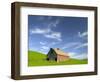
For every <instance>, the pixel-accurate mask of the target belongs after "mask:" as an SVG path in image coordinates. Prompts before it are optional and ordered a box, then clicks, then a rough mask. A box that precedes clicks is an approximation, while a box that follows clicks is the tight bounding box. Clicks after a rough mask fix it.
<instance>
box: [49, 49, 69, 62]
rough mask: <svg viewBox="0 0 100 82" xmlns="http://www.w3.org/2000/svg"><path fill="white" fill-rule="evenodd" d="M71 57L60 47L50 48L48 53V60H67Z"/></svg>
mask: <svg viewBox="0 0 100 82" xmlns="http://www.w3.org/2000/svg"><path fill="white" fill-rule="evenodd" d="M68 59H69V55H68V54H67V53H65V52H63V51H62V50H60V49H59V48H50V51H49V52H48V54H47V60H48V61H49V60H55V61H57V62H61V61H66V60H68Z"/></svg>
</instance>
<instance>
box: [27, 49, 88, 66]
mask: <svg viewBox="0 0 100 82" xmlns="http://www.w3.org/2000/svg"><path fill="white" fill-rule="evenodd" d="M87 63H88V62H87V59H84V60H78V59H69V60H66V61H63V62H59V63H57V62H56V61H47V60H46V55H45V54H42V53H40V52H36V51H28V66H49V65H77V64H87Z"/></svg>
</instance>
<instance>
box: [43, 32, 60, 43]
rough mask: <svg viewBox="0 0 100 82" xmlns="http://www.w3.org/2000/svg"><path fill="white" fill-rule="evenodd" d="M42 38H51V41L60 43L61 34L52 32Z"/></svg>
mask: <svg viewBox="0 0 100 82" xmlns="http://www.w3.org/2000/svg"><path fill="white" fill-rule="evenodd" d="M44 36H45V37H46V38H52V39H56V40H58V41H62V40H61V33H60V32H52V33H50V34H45V35H44Z"/></svg>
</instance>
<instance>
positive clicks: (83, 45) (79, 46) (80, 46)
mask: <svg viewBox="0 0 100 82" xmlns="http://www.w3.org/2000/svg"><path fill="white" fill-rule="evenodd" d="M87 45H88V44H87V43H83V44H81V45H78V46H76V47H75V48H74V49H79V48H83V47H86V46H87Z"/></svg>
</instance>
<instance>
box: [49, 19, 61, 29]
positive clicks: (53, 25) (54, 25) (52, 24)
mask: <svg viewBox="0 0 100 82" xmlns="http://www.w3.org/2000/svg"><path fill="white" fill-rule="evenodd" d="M59 22H60V20H59V19H57V20H56V21H54V22H51V23H49V24H48V26H47V27H48V28H52V27H57V25H58V24H59Z"/></svg>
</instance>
